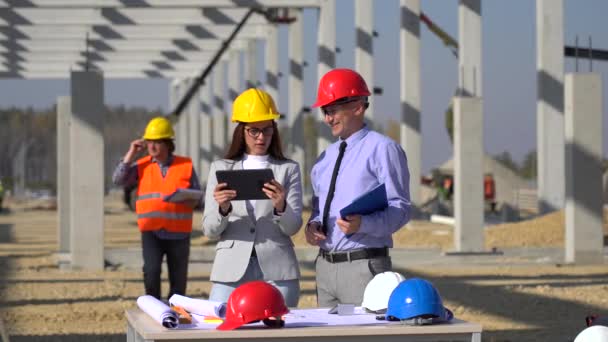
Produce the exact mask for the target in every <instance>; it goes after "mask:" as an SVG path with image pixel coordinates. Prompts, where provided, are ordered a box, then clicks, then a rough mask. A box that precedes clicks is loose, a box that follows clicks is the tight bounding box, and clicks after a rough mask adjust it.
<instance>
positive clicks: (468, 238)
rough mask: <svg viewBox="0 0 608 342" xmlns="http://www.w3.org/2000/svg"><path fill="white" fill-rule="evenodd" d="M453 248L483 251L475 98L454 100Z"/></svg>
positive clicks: (478, 117)
mask: <svg viewBox="0 0 608 342" xmlns="http://www.w3.org/2000/svg"><path fill="white" fill-rule="evenodd" d="M453 101H454V218H455V220H456V226H455V227H454V249H455V250H456V251H457V252H481V251H483V249H484V235H483V234H484V233H483V224H484V219H483V216H484V205H483V153H484V150H483V112H482V108H483V106H482V100H481V98H478V97H454V99H453Z"/></svg>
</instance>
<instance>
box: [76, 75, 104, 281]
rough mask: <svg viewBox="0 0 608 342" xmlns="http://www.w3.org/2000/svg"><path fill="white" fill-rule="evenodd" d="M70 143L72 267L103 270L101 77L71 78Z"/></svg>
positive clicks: (102, 109) (102, 107)
mask: <svg viewBox="0 0 608 342" xmlns="http://www.w3.org/2000/svg"><path fill="white" fill-rule="evenodd" d="M71 93H72V96H71V98H72V104H71V107H72V120H71V121H70V141H74V142H78V143H74V144H71V146H70V182H71V183H70V204H71V207H70V209H71V210H70V227H74V229H71V230H70V235H71V236H70V237H71V239H70V252H71V267H72V268H74V269H85V270H92V271H101V270H103V269H104V254H103V253H104V243H103V241H104V239H103V213H104V210H103V198H104V186H103V185H104V165H103V163H104V159H103V158H101V157H100V156H103V155H104V143H103V118H104V111H105V107H104V95H103V75H101V74H99V73H97V72H81V71H75V72H72V74H71Z"/></svg>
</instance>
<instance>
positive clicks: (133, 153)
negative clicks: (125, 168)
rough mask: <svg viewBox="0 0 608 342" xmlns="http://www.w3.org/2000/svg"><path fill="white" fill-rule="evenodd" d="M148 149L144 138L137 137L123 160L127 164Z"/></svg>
mask: <svg viewBox="0 0 608 342" xmlns="http://www.w3.org/2000/svg"><path fill="white" fill-rule="evenodd" d="M145 149H146V141H145V140H144V139H136V140H133V141H132V142H131V145H130V146H129V151H127V154H125V156H124V157H123V158H122V161H123V162H124V163H127V164H131V162H133V160H134V159H135V158H136V157H137V155H138V154H139V153H141V152H143V151H144V150H145Z"/></svg>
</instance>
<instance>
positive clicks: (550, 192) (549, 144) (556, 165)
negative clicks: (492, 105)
mask: <svg viewBox="0 0 608 342" xmlns="http://www.w3.org/2000/svg"><path fill="white" fill-rule="evenodd" d="M563 7H564V4H563V0H537V1H536V44H537V45H536V77H537V79H536V82H537V88H538V94H537V96H538V98H537V102H536V127H537V134H536V136H537V160H538V161H537V162H538V174H537V177H538V179H537V183H538V202H539V203H538V207H539V210H540V212H541V213H547V212H550V211H553V210H557V209H560V208H563V206H564V197H565V180H564V178H565V170H564V162H565V156H564V155H565V150H564V115H563V114H564V85H563V79H564V18H563V17H564V14H563Z"/></svg>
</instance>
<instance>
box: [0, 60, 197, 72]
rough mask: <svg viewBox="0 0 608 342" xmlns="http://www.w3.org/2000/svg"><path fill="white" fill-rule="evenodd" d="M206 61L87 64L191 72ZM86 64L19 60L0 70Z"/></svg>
mask: <svg viewBox="0 0 608 342" xmlns="http://www.w3.org/2000/svg"><path fill="white" fill-rule="evenodd" d="M206 64H207V61H200V62H160V63H156V64H155V63H146V62H95V63H91V64H89V68H90V69H101V70H104V71H108V72H112V71H131V70H148V69H157V70H158V71H165V70H166V71H172V70H173V71H179V70H185V71H189V72H190V73H191V74H193V73H195V72H197V71H199V70H201V69H203V68H204V67H205V66H206ZM85 65H86V64H84V63H82V64H77V63H70V62H65V63H64V62H53V63H50V62H46V63H45V62H20V63H18V64H15V65H12V66H7V65H4V66H0V71H12V70H28V71H47V72H50V71H64V70H70V69H72V70H73V69H84V66H85Z"/></svg>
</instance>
